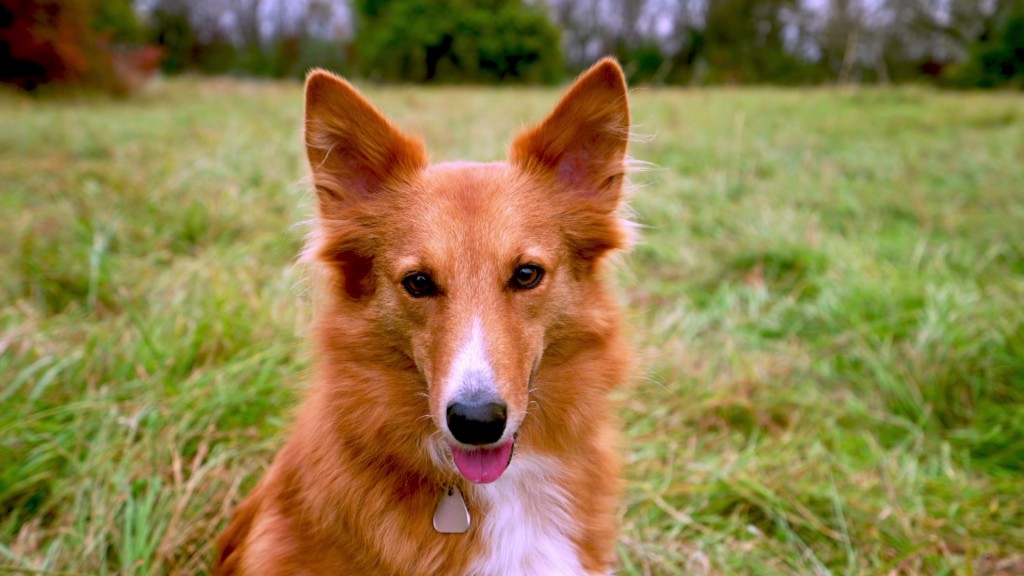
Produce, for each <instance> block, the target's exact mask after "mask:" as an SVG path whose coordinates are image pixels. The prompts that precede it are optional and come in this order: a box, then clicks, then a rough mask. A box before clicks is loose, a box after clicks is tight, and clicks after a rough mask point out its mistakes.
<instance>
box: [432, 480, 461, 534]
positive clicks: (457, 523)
mask: <svg viewBox="0 0 1024 576" xmlns="http://www.w3.org/2000/svg"><path fill="white" fill-rule="evenodd" d="M434 530H437V531H438V532H440V533H442V534H462V533H464V532H465V531H466V530H469V509H468V508H466V501H465V500H463V499H462V492H460V491H459V488H458V487H457V486H451V487H449V488H448V489H446V490H444V491H443V492H441V501H440V502H438V503H437V510H434Z"/></svg>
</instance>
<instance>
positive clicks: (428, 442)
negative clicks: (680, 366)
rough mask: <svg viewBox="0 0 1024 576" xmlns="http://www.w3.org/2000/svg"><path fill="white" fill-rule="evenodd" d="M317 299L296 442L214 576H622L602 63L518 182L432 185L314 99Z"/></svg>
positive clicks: (360, 122) (531, 149) (419, 165)
mask: <svg viewBox="0 0 1024 576" xmlns="http://www.w3.org/2000/svg"><path fill="white" fill-rule="evenodd" d="M305 128H306V132H305V141H306V153H307V154H308V157H309V163H310V166H311V168H312V173H313V181H314V183H315V185H316V192H317V197H318V200H319V219H318V221H317V228H316V233H315V235H314V237H313V239H312V241H311V242H310V245H309V247H308V252H307V254H308V255H309V257H310V258H311V259H313V260H314V261H315V262H316V263H317V264H318V267H319V268H322V269H323V271H324V273H325V275H326V277H327V279H328V281H329V282H328V284H327V290H325V292H327V293H328V295H327V297H326V300H327V302H325V303H323V305H322V306H319V310H318V314H317V317H316V324H315V354H316V356H315V357H316V362H315V371H314V381H313V385H312V388H311V390H310V391H309V394H308V397H307V398H306V399H305V402H304V403H303V404H302V407H301V409H300V410H299V412H298V417H297V420H296V423H295V429H294V431H293V432H292V435H291V437H290V438H289V440H288V442H287V444H286V445H285V446H284V448H283V449H282V450H281V452H280V453H279V454H278V455H277V457H276V459H275V460H274V463H273V464H272V465H271V467H270V469H269V470H268V471H267V474H266V476H265V477H264V478H263V480H262V481H261V482H260V483H259V485H258V486H257V487H256V489H255V490H253V492H252V494H251V495H250V496H249V497H248V498H247V499H246V500H245V501H244V502H243V503H242V504H241V506H239V508H238V510H237V512H236V513H235V516H234V518H233V519H232V521H231V523H230V525H229V526H228V528H227V530H226V531H225V532H224V533H223V534H222V535H221V536H220V538H219V540H218V545H219V547H220V553H221V555H220V560H219V563H218V566H217V571H218V573H220V574H247V575H253V574H359V575H370V574H382V575H383V574H387V575H413V574H415V575H425V576H426V575H430V576H433V575H437V574H453V575H462V574H465V575H479V576H492V575H493V576H499V575H501V576H518V575H522V576H540V575H553V576H554V575H557V576H574V575H594V574H607V573H608V572H609V570H610V568H611V566H612V564H613V561H614V550H615V538H616V532H617V529H618V521H617V506H618V502H619V500H618V497H619V490H620V480H619V461H618V457H617V455H616V439H617V433H616V430H615V425H614V420H613V418H612V416H611V413H610V406H609V401H608V399H607V395H608V393H609V391H610V390H611V389H612V388H614V387H615V386H616V385H618V384H620V383H621V382H622V381H623V380H624V379H625V377H626V371H627V366H628V360H629V353H628V348H627V346H626V345H625V343H624V339H623V336H622V334H621V327H620V324H621V321H620V315H619V311H618V309H617V307H616V305H615V304H614V302H613V299H612V298H611V297H610V296H609V295H608V293H607V292H606V290H605V287H604V285H603V281H602V276H603V275H604V274H603V270H604V269H605V268H606V266H605V265H604V264H605V262H606V260H607V256H608V255H609V254H610V253H611V252H613V251H615V250H617V249H620V248H623V247H625V245H626V243H627V239H628V230H629V227H628V225H627V224H626V223H625V222H624V221H623V220H622V219H621V218H620V216H619V215H618V209H619V207H620V203H621V201H622V196H623V186H624V179H625V177H626V163H625V160H626V144H627V139H628V136H629V107H628V102H627V93H626V84H625V79H624V77H623V75H622V71H621V69H620V68H619V66H618V64H616V63H615V61H613V60H603V61H601V62H599V63H598V64H597V65H595V66H594V67H593V68H591V69H590V70H589V71H587V72H586V73H585V74H583V75H582V76H581V77H580V78H579V79H578V80H577V81H576V82H575V84H573V86H572V88H571V89H570V90H569V92H568V93H567V94H566V95H565V96H564V97H563V98H562V100H561V102H559V103H558V106H556V107H555V110H554V111H553V112H552V113H551V114H550V115H549V116H548V117H547V118H546V119H545V120H544V121H543V122H541V123H540V124H539V125H538V126H536V127H533V128H531V129H529V130H526V131H525V132H523V133H522V134H520V135H519V136H517V137H516V138H515V140H514V141H513V142H512V146H511V149H510V152H509V158H508V161H507V162H494V163H490V164H476V163H468V162H454V163H445V164H438V165H434V166H428V164H427V154H426V152H425V151H424V148H423V145H422V144H421V143H420V141H419V140H417V139H415V138H412V137H410V136H408V135H406V134H403V133H402V132H400V131H398V129H396V128H395V127H394V126H393V125H392V124H391V123H389V122H388V121H387V120H386V119H385V118H384V117H383V116H382V115H381V114H380V113H379V112H377V110H376V109H374V108H373V106H371V105H370V104H369V102H367V101H366V100H365V99H364V98H363V97H362V96H360V94H359V93H358V92H356V90H355V89H354V88H353V87H352V86H351V85H350V84H348V83H347V82H345V81H344V80H342V79H340V78H338V77H337V76H333V75H331V74H329V73H327V72H322V71H317V72H313V73H312V74H310V76H309V78H308V80H307V82H306V124H305Z"/></svg>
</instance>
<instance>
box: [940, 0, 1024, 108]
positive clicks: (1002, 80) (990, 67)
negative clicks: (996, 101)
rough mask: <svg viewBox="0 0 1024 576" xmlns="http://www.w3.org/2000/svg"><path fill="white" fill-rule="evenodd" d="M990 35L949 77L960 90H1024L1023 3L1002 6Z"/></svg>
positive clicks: (975, 47)
mask: <svg viewBox="0 0 1024 576" xmlns="http://www.w3.org/2000/svg"><path fill="white" fill-rule="evenodd" d="M994 20H995V21H994V24H993V29H992V31H991V33H989V34H986V35H985V36H984V37H983V38H982V39H981V40H980V41H978V42H977V43H975V44H974V45H973V46H971V47H970V48H969V52H970V56H969V58H968V59H967V61H966V62H965V63H964V64H963V65H962V66H959V67H954V68H953V69H952V71H951V72H950V73H949V74H948V77H949V79H950V81H951V82H952V83H953V84H954V85H957V86H961V87H978V88H993V87H998V86H1006V85H1010V86H1016V87H1017V88H1021V89H1024V1H1018V2H1014V3H1012V4H1007V5H1006V6H1003V9H1002V10H1001V11H1000V13H999V14H998V15H997V16H996V18H995V19H994Z"/></svg>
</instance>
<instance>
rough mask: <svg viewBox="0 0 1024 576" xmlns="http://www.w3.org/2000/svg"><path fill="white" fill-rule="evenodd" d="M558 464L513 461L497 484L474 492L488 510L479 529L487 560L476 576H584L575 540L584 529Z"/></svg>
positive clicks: (526, 459)
mask: <svg viewBox="0 0 1024 576" xmlns="http://www.w3.org/2000/svg"><path fill="white" fill-rule="evenodd" d="M558 472H559V471H558V463H557V461H556V460H553V459H550V458H542V457H537V456H524V457H519V458H516V459H515V460H513V462H512V464H511V465H510V466H509V468H508V470H506V471H505V474H504V475H503V476H502V477H501V478H499V479H498V480H497V481H496V482H494V483H493V484H482V485H479V486H474V487H473V489H474V494H475V496H476V499H477V501H478V502H480V503H481V504H482V505H483V506H484V507H486V509H487V513H486V515H485V516H484V518H482V519H481V522H480V524H479V525H478V526H477V527H476V528H477V529H479V530H481V531H482V533H483V541H484V547H485V550H484V556H483V557H481V558H480V559H478V560H476V561H475V562H474V563H473V564H472V566H471V568H470V570H469V574H470V576H584V575H585V574H586V573H585V572H584V571H583V567H582V565H581V564H580V560H579V554H578V552H577V549H576V546H575V545H574V544H573V542H572V538H571V535H572V534H574V533H576V531H577V530H578V529H579V528H578V526H577V525H576V524H575V522H574V519H573V517H572V514H571V512H570V508H569V499H568V496H567V495H566V493H565V489H564V488H563V487H562V486H561V484H559V483H558V482H557V481H556V478H557V476H558Z"/></svg>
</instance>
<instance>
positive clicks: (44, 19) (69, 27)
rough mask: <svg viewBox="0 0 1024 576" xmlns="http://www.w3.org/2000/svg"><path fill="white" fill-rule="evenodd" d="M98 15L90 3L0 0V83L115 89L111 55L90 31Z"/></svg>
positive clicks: (46, 0) (66, 0) (96, 32)
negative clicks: (53, 84) (56, 84)
mask: <svg viewBox="0 0 1024 576" xmlns="http://www.w3.org/2000/svg"><path fill="white" fill-rule="evenodd" d="M99 14H100V11H99V10H98V9H97V4H96V3H94V2H93V1H92V0H2V1H0V81H2V82H8V83H13V84H16V85H18V86H20V87H22V88H26V89H29V90H32V89H34V88H36V87H37V86H39V85H42V84H48V83H54V82H57V83H68V84H78V85H88V86H93V87H98V88H103V89H117V88H118V87H119V86H118V82H117V78H116V76H115V74H114V67H113V60H112V56H111V53H110V51H109V50H108V49H107V45H106V43H105V42H104V38H103V36H102V35H101V34H100V33H99V32H98V31H97V30H95V29H94V28H93V25H94V23H95V20H96V19H97V18H98V17H99ZM101 21H102V20H101Z"/></svg>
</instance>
